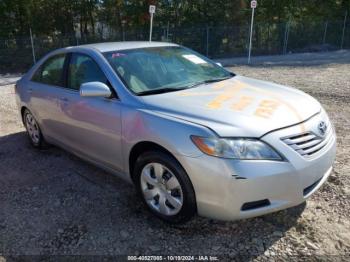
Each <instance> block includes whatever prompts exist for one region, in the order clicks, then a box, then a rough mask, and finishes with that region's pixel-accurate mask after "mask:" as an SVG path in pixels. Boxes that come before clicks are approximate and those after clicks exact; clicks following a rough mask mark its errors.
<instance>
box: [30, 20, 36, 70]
mask: <svg viewBox="0 0 350 262" xmlns="http://www.w3.org/2000/svg"><path fill="white" fill-rule="evenodd" d="M29 34H30V43H31V45H32V55H33V62H34V64H35V63H36V58H35V50H34V41H33V35H32V28H30V27H29Z"/></svg>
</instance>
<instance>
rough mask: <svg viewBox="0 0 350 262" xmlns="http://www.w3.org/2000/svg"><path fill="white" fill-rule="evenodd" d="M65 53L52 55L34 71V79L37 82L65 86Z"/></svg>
mask: <svg viewBox="0 0 350 262" xmlns="http://www.w3.org/2000/svg"><path fill="white" fill-rule="evenodd" d="M64 61H65V55H64V54H61V55H56V56H53V57H50V58H49V59H48V60H46V62H45V63H44V64H43V65H42V66H41V67H40V68H39V69H38V70H37V71H36V72H35V73H34V75H33V78H32V80H33V81H35V82H39V83H43V84H48V85H53V86H63V66H64Z"/></svg>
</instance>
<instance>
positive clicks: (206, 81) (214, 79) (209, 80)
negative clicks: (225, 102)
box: [186, 75, 234, 88]
mask: <svg viewBox="0 0 350 262" xmlns="http://www.w3.org/2000/svg"><path fill="white" fill-rule="evenodd" d="M232 77H234V75H230V76H227V77H221V78H213V79H207V80H204V81H198V82H194V83H192V84H190V85H188V86H186V88H192V87H196V86H199V85H203V84H209V83H215V82H220V81H224V80H227V79H230V78H232Z"/></svg>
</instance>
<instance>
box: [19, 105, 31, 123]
mask: <svg viewBox="0 0 350 262" xmlns="http://www.w3.org/2000/svg"><path fill="white" fill-rule="evenodd" d="M25 110H28V111H30V110H29V109H28V107H26V106H22V107H21V118H22V123H23V124H24V111H25Z"/></svg>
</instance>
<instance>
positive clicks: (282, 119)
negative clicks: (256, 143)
mask: <svg viewBox="0 0 350 262" xmlns="http://www.w3.org/2000/svg"><path fill="white" fill-rule="evenodd" d="M142 99H143V101H144V103H145V104H146V106H147V107H148V108H149V109H150V110H152V111H156V112H158V113H161V114H166V115H168V116H172V117H176V118H179V119H183V120H186V121H190V122H193V123H197V124H200V125H203V126H206V127H208V128H210V129H212V130H213V131H215V132H216V133H217V134H218V135H219V136H222V137H233V136H244V137H260V136H262V135H264V134H265V133H268V132H270V131H272V130H275V129H280V128H283V127H287V126H291V125H295V124H298V123H300V122H303V121H305V120H306V119H308V118H310V117H311V116H312V115H314V114H316V113H318V112H319V111H320V109H321V106H320V104H319V103H318V102H317V101H316V100H315V99H314V98H312V97H311V96H309V95H307V94H305V93H304V92H301V91H299V90H297V89H294V88H290V87H285V86H281V85H277V84H274V83H270V82H265V81H260V80H255V79H251V78H247V77H243V76H235V77H233V78H231V79H228V80H225V81H221V82H216V83H211V84H204V85H201V86H198V87H196V88H191V89H186V90H182V91H176V92H169V93H164V94H159V95H149V96H144V97H142Z"/></svg>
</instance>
